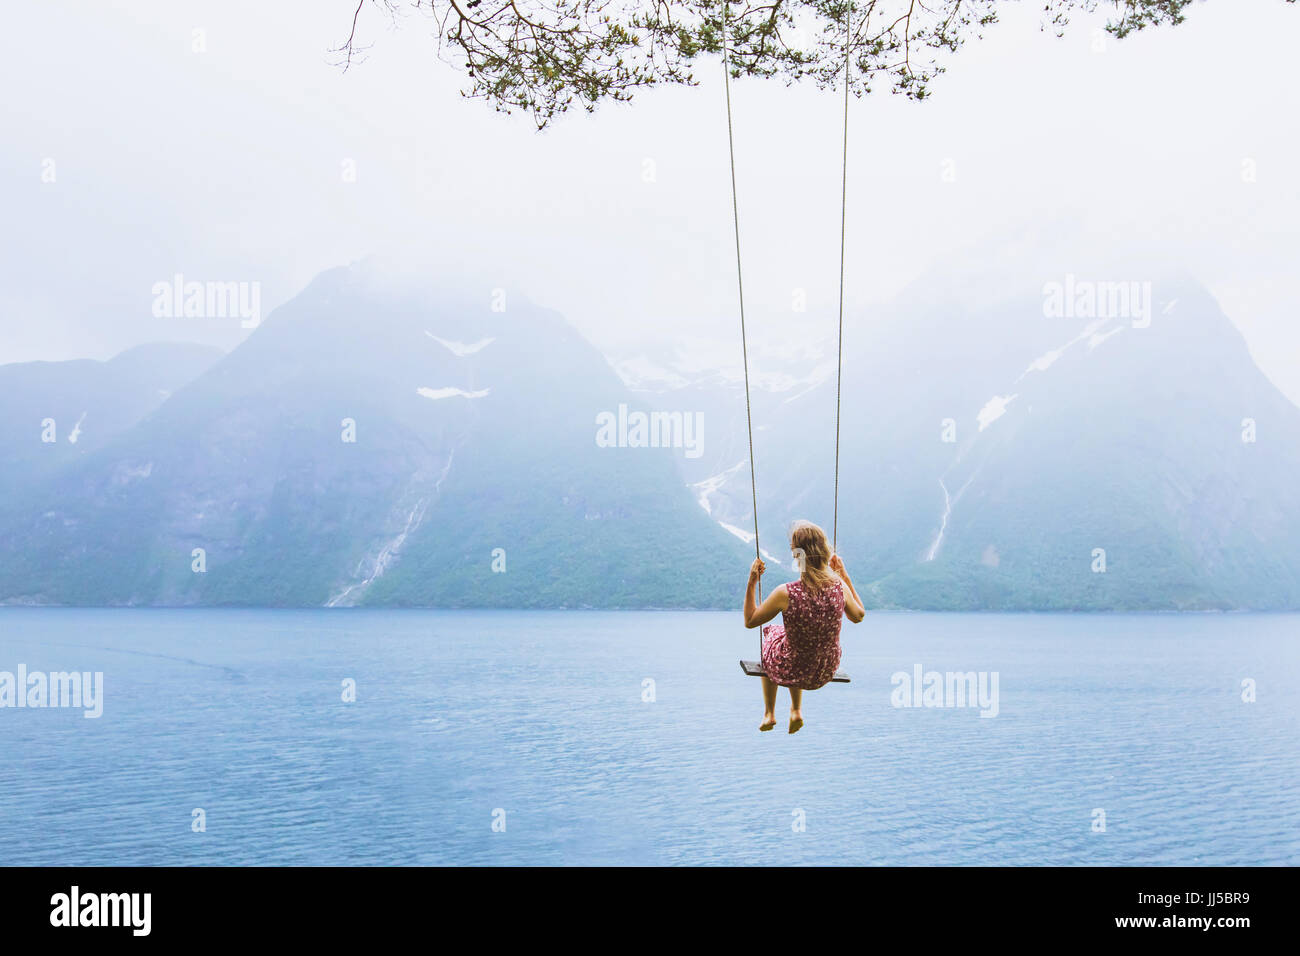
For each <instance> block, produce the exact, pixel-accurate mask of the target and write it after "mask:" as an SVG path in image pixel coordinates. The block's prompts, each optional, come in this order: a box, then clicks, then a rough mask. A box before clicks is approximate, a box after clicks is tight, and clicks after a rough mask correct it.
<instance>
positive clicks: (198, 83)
mask: <svg viewBox="0 0 1300 956" xmlns="http://www.w3.org/2000/svg"><path fill="white" fill-rule="evenodd" d="M354 5H355V4H354V3H353V2H352V0H277V2H275V3H266V2H265V0H211V2H206V0H205V2H180V0H133V2H125V0H119V2H114V3H96V4H88V3H85V2H74V0H43V2H41V3H37V4H20V5H18V6H16V7H14V9H12V10H11V11H10V12H9V15H8V17H7V24H8V27H9V37H10V43H9V44H8V45H7V46H8V49H7V50H6V53H5V56H4V58H3V61H0V81H2V82H3V84H4V89H5V96H4V101H3V111H4V115H3V123H0V137H2V138H3V149H2V150H0V202H2V204H3V209H4V220H5V229H4V231H3V239H2V241H3V249H0V254H2V261H3V266H2V269H3V272H2V273H0V362H11V361H27V360H32V359H64V358H72V357H92V358H106V357H109V356H111V355H113V354H115V353H116V352H118V351H120V350H121V349H123V348H125V347H128V346H130V345H133V344H136V343H139V342H144V341H154V340H159V339H167V338H171V339H193V340H200V341H208V342H213V343H216V344H220V345H222V346H223V347H225V348H230V347H233V346H234V345H235V344H237V342H238V341H239V340H240V337H241V336H242V335H245V334H247V333H246V332H244V331H243V330H241V329H240V328H239V325H238V322H233V321H231V320H183V319H160V318H155V317H154V316H153V315H152V314H151V310H150V306H151V303H152V295H151V289H152V286H153V284H154V283H156V282H158V281H160V280H167V279H170V277H171V276H172V275H174V274H175V273H181V274H183V275H184V276H186V277H187V278H190V279H198V280H235V281H241V280H242V281H257V282H260V283H261V287H262V299H263V311H264V312H267V311H269V310H270V309H271V308H273V307H274V306H275V305H278V304H280V303H282V302H284V301H286V300H287V299H288V298H290V297H292V296H293V295H294V294H295V293H296V292H297V291H299V290H300V289H301V288H302V287H303V286H304V285H305V284H306V283H307V282H308V281H309V280H310V279H311V278H312V277H313V276H314V275H316V274H317V273H318V272H320V271H321V270H323V269H326V268H329V267H331V266H335V265H339V264H344V263H347V262H350V261H354V260H357V259H359V258H363V257H366V256H369V255H373V254H379V255H390V256H394V255H401V256H402V257H403V258H405V259H407V260H409V261H415V262H418V263H420V264H421V266H422V267H424V268H428V269H429V270H430V272H432V273H447V274H452V275H463V276H465V277H466V279H465V281H466V282H470V283H481V284H482V286H483V294H484V296H485V298H486V297H487V296H488V295H490V292H491V288H492V287H494V286H498V285H509V286H510V287H511V288H512V289H515V290H517V291H518V292H519V293H521V294H525V295H527V297H528V298H530V299H532V300H533V301H535V302H537V303H539V304H543V305H546V306H550V307H552V308H554V309H556V310H558V311H560V312H562V313H563V314H564V315H566V316H567V317H568V318H569V319H570V320H571V321H572V322H574V323H575V324H576V325H577V326H578V327H579V328H580V329H581V330H582V331H583V332H584V333H585V334H586V335H587V336H588V337H589V338H591V340H592V341H594V342H595V343H596V344H597V345H598V346H600V347H601V348H602V349H604V350H605V351H606V352H607V354H610V355H611V356H613V357H616V358H622V357H627V356H628V355H631V354H635V353H636V352H637V351H639V350H641V349H643V348H644V349H649V350H652V351H653V350H658V349H662V348H664V347H665V346H667V345H670V344H672V343H681V342H689V343H691V350H692V351H691V354H692V355H694V356H696V357H698V358H699V359H700V360H701V361H702V362H707V361H709V360H711V359H712V358H714V357H716V358H717V360H718V361H730V360H731V359H732V358H734V350H735V348H736V346H735V334H736V317H735V285H734V262H733V259H732V256H733V246H732V233H731V221H730V195H729V193H728V188H729V187H728V180H727V168H726V162H727V155H726V128H725V115H724V112H723V101H722V88H721V83H720V74H718V72H717V70H716V69H701V70H700V71H699V72H701V73H702V74H705V75H706V80H707V81H706V82H704V83H703V84H702V85H701V86H700V87H698V88H694V89H664V90H658V91H653V92H648V93H643V94H640V95H638V96H637V98H636V99H635V101H634V102H633V103H632V104H631V105H627V104H609V105H606V106H603V107H602V108H601V109H600V110H599V111H598V112H597V113H596V114H595V115H594V116H587V115H585V114H573V115H571V116H569V117H567V118H565V119H563V120H561V121H560V122H559V123H558V124H557V125H556V126H555V127H554V128H552V129H550V130H548V131H546V132H544V133H541V134H539V133H537V132H536V131H535V130H534V129H533V127H532V124H531V122H530V121H529V120H528V119H527V118H526V117H505V116H502V115H501V114H498V113H496V112H494V111H493V110H492V109H491V108H490V107H489V106H487V105H486V104H484V103H482V102H478V101H471V100H465V99H463V98H462V97H461V96H460V95H459V92H458V89H459V87H460V85H461V83H462V81H463V77H462V76H461V75H460V74H459V73H458V72H457V71H455V70H454V69H452V68H451V67H449V66H448V65H446V64H445V63H443V62H442V61H440V60H439V59H438V58H437V55H436V51H435V48H434V44H433V42H432V40H431V38H430V31H431V28H432V27H431V24H430V23H429V22H428V21H427V20H426V19H424V18H422V17H421V16H420V15H418V14H412V15H409V16H406V17H404V18H402V20H401V21H400V22H399V24H398V25H397V27H396V28H395V29H394V28H393V26H392V24H390V22H389V21H388V20H387V19H386V18H385V17H384V16H383V15H381V14H380V13H379V12H378V11H375V10H369V11H366V12H365V13H363V16H362V21H361V33H362V39H363V41H368V42H371V43H372V46H371V48H370V49H369V51H368V54H367V56H366V58H365V60H364V62H361V63H359V64H357V65H355V66H353V68H352V69H351V70H349V71H348V72H346V73H345V72H343V71H341V70H340V69H339V68H338V66H337V65H336V64H337V58H336V57H335V56H333V55H331V53H330V50H331V49H332V48H334V47H337V46H338V44H339V43H340V41H341V40H342V39H343V38H344V37H345V36H346V34H347V30H348V27H349V23H350V19H351V14H352V9H353V7H354ZM1037 6H1039V4H1036V3H1032V2H1030V3H1024V4H1020V3H1008V4H1006V10H1005V13H1004V14H1003V22H1002V23H1001V24H1000V25H999V26H997V27H995V28H994V29H992V30H991V31H990V35H989V36H988V37H987V38H986V39H985V40H984V41H982V42H979V43H973V44H971V45H970V46H968V47H966V48H965V49H964V50H963V51H961V52H960V53H959V54H958V55H957V56H956V57H954V58H953V59H952V60H951V61H950V63H949V71H948V73H947V74H946V75H945V76H943V77H941V78H940V79H939V80H938V81H937V82H936V83H935V86H934V92H935V96H934V99H933V100H932V101H931V102H928V103H926V104H915V103H912V102H909V101H906V100H903V99H901V98H897V97H891V96H888V95H881V94H877V95H875V96H872V97H870V98H868V99H864V100H860V101H856V102H854V103H853V105H852V110H851V119H850V122H851V127H852V128H851V134H850V140H849V152H850V163H851V166H850V184H849V228H848V249H849V253H848V254H849V261H850V264H851V268H850V277H849V288H848V300H849V307H850V315H851V316H853V317H855V320H857V321H869V318H868V317H869V315H870V313H871V307H872V306H873V305H874V304H877V303H880V302H882V301H885V300H887V299H888V297H889V296H891V295H893V294H894V293H896V292H897V291H898V290H899V289H900V288H901V287H902V286H903V285H905V284H906V283H907V282H908V281H909V280H911V279H913V278H915V277H916V276H918V275H920V274H921V273H923V272H927V271H930V270H938V271H939V272H940V273H943V272H944V271H946V270H948V269H949V268H954V269H955V268H957V267H958V266H959V265H960V264H962V263H966V264H967V265H969V263H970V262H971V261H973V259H974V258H975V257H977V256H978V255H979V254H980V252H981V250H987V249H988V248H990V247H991V246H992V244H994V243H996V242H999V241H1002V240H1004V239H1005V238H1007V237H1008V236H1017V235H1029V236H1033V235H1037V234H1040V233H1048V234H1053V235H1056V236H1058V237H1059V236H1061V235H1062V234H1064V235H1065V236H1066V238H1067V239H1068V241H1069V242H1070V243H1071V244H1074V245H1077V246H1078V247H1079V248H1080V249H1082V250H1088V251H1095V252H1097V253H1098V254H1109V253H1111V252H1113V250H1115V249H1117V248H1124V249H1127V248H1133V247H1139V246H1140V247H1141V248H1143V249H1145V250H1146V251H1147V253H1148V254H1154V255H1155V256H1157V257H1158V258H1159V259H1161V260H1162V261H1166V262H1168V263H1169V264H1170V265H1172V266H1175V267H1183V268H1185V269H1186V270H1187V271H1189V272H1191V273H1192V274H1193V275H1195V276H1196V277H1198V278H1199V279H1201V281H1203V282H1204V283H1205V284H1206V285H1207V286H1208V287H1209V288H1210V289H1211V291H1212V292H1213V293H1215V295H1216V296H1217V297H1218V298H1219V301H1220V303H1221V304H1222V305H1223V306H1224V308H1225V310H1226V311H1227V312H1228V314H1229V316H1230V317H1231V318H1232V319H1233V321H1234V322H1236V323H1237V325H1238V326H1239V327H1240V328H1241V330H1242V331H1243V332H1244V333H1245V335H1246V336H1247V339H1248V341H1249V342H1250V345H1251V348H1252V351H1253V352H1254V354H1255V356H1256V358H1257V360H1258V361H1259V363H1260V365H1261V367H1263V368H1264V370H1265V372H1267V373H1268V374H1269V375H1270V377H1272V378H1273V380H1274V381H1275V382H1277V383H1278V384H1279V385H1280V386H1281V387H1282V388H1283V389H1284V390H1285V391H1287V393H1288V394H1289V395H1290V396H1291V397H1292V398H1293V399H1295V400H1300V328H1297V324H1296V322H1295V318H1296V314H1297V310H1296V307H1295V304H1296V302H1297V292H1296V287H1295V276H1296V274H1297V269H1296V262H1297V260H1298V256H1297V253H1298V252H1300V248H1298V247H1300V230H1298V229H1297V222H1300V185H1298V179H1297V170H1300V132H1298V130H1297V122H1296V117H1297V116H1298V115H1300V84H1297V83H1296V81H1295V63H1294V53H1293V47H1294V43H1295V40H1296V39H1297V37H1300V9H1297V8H1296V7H1295V6H1294V5H1290V4H1286V3H1283V2H1281V0H1230V2H1229V0H1208V2H1205V3H1202V4H1197V5H1195V6H1194V7H1193V8H1192V10H1191V11H1190V14H1189V22H1188V23H1186V24H1185V25H1183V26H1181V27H1178V28H1176V29H1172V30H1168V29H1165V30H1159V31H1151V32H1149V33H1147V34H1143V35H1138V36H1135V37H1131V38H1129V39H1127V40H1125V41H1122V42H1117V41H1114V40H1109V39H1108V40H1106V41H1105V43H1104V49H1101V50H1098V49H1097V48H1096V41H1097V37H1096V35H1095V32H1094V27H1095V26H1097V25H1098V24H1099V23H1100V22H1101V21H1100V19H1099V18H1098V19H1093V20H1088V19H1087V18H1079V19H1077V20H1076V23H1075V24H1074V26H1073V27H1072V28H1071V30H1070V32H1069V33H1068V34H1067V36H1066V37H1065V38H1064V39H1056V38H1054V37H1053V36H1051V35H1050V34H1045V33H1042V32H1040V31H1039V29H1038V14H1037V12H1036V9H1035V8H1036V7H1037ZM196 30H197V31H202V32H201V34H198V36H199V37H200V38H201V40H202V45H203V46H204V47H205V49H203V50H202V51H201V52H195V50H194V45H195V38H196V34H195V31H196ZM714 66H716V64H714ZM719 69H720V67H719ZM733 94H734V97H735V106H736V110H737V114H736V123H737V148H738V150H739V156H738V167H739V168H738V172H739V177H740V190H741V203H742V207H741V215H742V220H741V224H742V229H743V233H744V237H743V242H744V252H745V255H746V283H747V292H748V293H749V300H750V307H751V309H752V315H753V323H754V327H755V334H756V336H758V337H766V338H767V339H768V340H769V341H782V340H786V339H789V338H790V337H791V336H790V335H789V332H790V330H791V329H792V327H795V326H792V322H796V321H797V323H798V325H797V328H798V329H799V330H800V332H802V333H806V334H807V335H809V336H811V337H812V338H814V339H816V338H817V337H818V336H820V335H822V334H824V333H826V332H828V331H829V330H830V329H831V327H832V323H833V321H834V305H835V294H836V289H837V282H838V279H837V271H836V270H837V268H838V254H839V252H838V241H839V158H840V122H841V118H842V117H841V110H842V102H841V100H840V99H839V97H838V96H837V95H836V94H835V93H833V92H821V91H818V90H816V89H815V88H813V87H812V86H811V85H808V86H806V87H797V88H793V89H788V88H786V87H785V86H784V85H783V84H782V83H781V82H780V81H757V80H744V81H742V82H740V83H738V84H737V85H736V86H735V88H734V90H733ZM345 164H350V165H349V166H348V167H347V168H354V169H355V173H356V176H355V182H348V181H345V176H344V175H343V170H344V168H345ZM1243 169H1249V170H1252V171H1253V172H1254V176H1253V178H1254V181H1253V182H1252V181H1247V180H1248V179H1250V178H1251V177H1249V176H1243ZM647 170H652V171H653V176H652V177H650V178H652V179H653V181H647ZM945 170H947V171H949V172H950V173H951V174H952V175H951V176H950V177H949V178H951V179H952V180H953V181H951V182H946V181H945V177H944V175H943V174H944V172H945ZM51 171H52V172H53V178H54V181H53V182H45V181H43V175H42V174H43V173H45V174H46V175H45V177H44V178H46V179H48V178H50V176H49V173H50V172H51ZM1116 278H1141V276H1140V275H1135V276H1132V277H1129V276H1123V277H1116ZM796 288H802V289H805V290H807V295H808V301H809V312H808V313H807V314H806V315H803V316H799V317H798V318H797V320H795V319H793V318H792V315H791V311H790V302H791V295H792V290H794V289H796Z"/></svg>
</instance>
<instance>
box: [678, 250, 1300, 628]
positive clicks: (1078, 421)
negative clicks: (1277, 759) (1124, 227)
mask: <svg viewBox="0 0 1300 956" xmlns="http://www.w3.org/2000/svg"><path fill="white" fill-rule="evenodd" d="M1008 273H1010V275H1008ZM1016 274H1017V273H1016V272H1015V270H1007V271H1004V273H1003V274H1002V275H1001V276H999V277H996V278H992V277H990V276H987V275H985V276H981V277H960V278H959V277H954V276H952V275H950V274H949V275H943V274H938V273H936V274H932V275H930V276H927V277H926V278H925V279H923V280H921V281H919V282H917V283H916V284H914V285H913V286H912V287H911V288H910V289H909V290H907V291H906V292H905V293H904V294H903V295H902V296H901V297H900V298H899V299H898V300H896V301H894V302H893V303H891V304H890V305H889V306H888V307H886V308H883V309H880V310H879V311H878V312H877V313H876V314H874V315H871V316H868V317H865V320H864V319H859V321H858V322H856V323H855V324H854V326H853V327H851V328H850V329H849V330H848V331H846V342H847V343H850V344H847V345H846V354H845V360H844V361H845V366H844V383H843V406H842V415H843V430H842V447H841V462H840V490H839V520H838V526H839V540H840V551H841V553H842V554H843V555H844V556H845V559H846V561H847V562H848V565H849V569H850V571H851V572H852V573H853V574H854V576H855V581H856V582H857V583H859V584H860V585H862V586H861V587H860V588H859V590H860V591H862V592H863V596H864V598H867V599H868V601H869V603H871V604H873V605H874V606H877V607H905V608H923V609H1004V610H1068V609H1078V610H1116V609H1127V610H1152V609H1160V610H1174V609H1196V610H1209V609H1296V608H1300V485H1298V484H1297V483H1296V482H1295V480H1294V476H1295V475H1296V474H1297V473H1300V409H1297V408H1296V407H1295V406H1294V405H1293V404H1292V403H1290V402H1289V401H1288V400H1287V399H1286V398H1285V397H1284V396H1283V395H1282V394H1281V393H1280V392H1279V391H1278V390H1277V388H1275V387H1274V386H1273V385H1272V384H1271V383H1270V382H1269V381H1268V380H1267V379H1266V378H1265V377H1264V375H1263V374H1262V373H1261V372H1260V371H1259V369H1258V367H1257V366H1256V365H1255V363H1254V361H1253V360H1252V358H1251V356H1250V354H1249V351H1248V349H1247V347H1246V343H1245V341H1244V340H1243V339H1242V337H1241V335H1240V334H1239V333H1238V332H1237V330H1236V328H1235V327H1234V326H1233V325H1232V323H1231V322H1230V321H1229V320H1228V318H1227V317H1226V316H1225V315H1224V314H1223V312H1222V310H1221V309H1220V308H1219V306H1218V305H1217V303H1216V302H1215V301H1214V300H1213V298H1212V297H1211V296H1210V295H1209V294H1208V293H1207V292H1206V291H1205V290H1204V289H1203V288H1202V287H1201V286H1200V285H1199V284H1197V283H1196V282H1195V281H1193V280H1191V279H1189V278H1187V277H1185V276H1177V275H1174V276H1171V277H1166V278H1163V279H1159V280H1157V279H1150V280H1142V281H1136V282H1128V281H1127V280H1125V281H1123V282H1116V281H1114V280H1110V279H1107V278H1097V277H1096V276H1097V275H1100V276H1103V277H1105V276H1108V275H1112V274H1113V272H1105V271H1103V272H1100V273H1080V274H1078V275H1075V274H1072V273H1067V272H1064V271H1060V272H1055V273H1042V272H1041V271H1030V272H1029V274H1031V275H1040V276H1043V278H1038V279H1036V280H1035V281H1032V282H1025V281H1023V280H1017V279H1016V278H1015V275H1016ZM1020 274H1023V271H1022V272H1021V273H1020ZM1048 290H1050V293H1049V291H1048ZM1126 297H1127V298H1128V299H1130V300H1131V301H1128V302H1127V305H1126V303H1125V301H1124V300H1125V298H1126ZM834 389H835V383H834V381H833V380H831V381H828V382H825V383H823V384H820V385H817V386H815V387H813V388H811V389H809V390H807V391H804V392H802V393H800V394H797V395H795V396H792V397H789V398H788V399H785V400H782V401H777V402H774V401H773V400H772V396H765V397H764V398H763V402H764V407H763V414H762V417H761V418H758V417H756V422H761V424H762V429H763V430H762V431H761V432H760V431H756V432H755V446H756V447H755V461H756V464H757V472H758V476H757V483H758V488H759V512H760V525H761V529H763V534H764V537H763V542H764V550H765V551H772V552H776V553H778V554H779V553H781V552H783V551H784V539H783V534H784V528H785V527H786V526H788V524H789V522H790V521H792V520H793V519H795V518H810V519H812V520H815V521H818V522H819V523H822V524H823V525H824V526H825V527H826V528H827V531H828V532H830V530H831V524H832V515H833V508H832V504H833V489H832V477H833V462H834V442H835V437H834V415H835V394H834ZM733 391H734V390H733ZM680 394H684V392H683V390H682V389H678V390H677V391H676V392H675V393H674V396H676V395H680ZM658 400H659V401H664V402H666V401H670V400H672V399H670V398H669V397H668V396H661V397H660V398H659V399H658ZM714 401H715V403H716V402H718V401H719V400H718V399H716V398H715V399H714ZM725 407H728V408H730V409H733V410H734V409H739V411H740V423H739V428H740V429H741V431H739V432H738V433H737V435H736V436H735V437H733V438H732V440H731V441H730V443H729V444H728V442H727V440H726V439H725V438H724V439H721V440H720V447H723V448H725V449H726V450H727V452H728V457H727V458H725V459H724V460H718V461H712V462H711V463H710V466H711V467H712V468H714V469H716V471H714V472H713V474H712V475H711V476H710V477H709V478H708V479H707V480H706V481H702V482H701V481H700V479H699V478H698V477H697V475H696V474H694V473H693V472H690V471H684V472H683V477H684V478H685V479H686V480H688V481H691V482H693V483H695V484H696V487H698V488H701V489H704V491H705V493H706V494H707V497H708V500H709V504H710V510H711V515H712V516H713V517H714V518H715V519H716V520H718V521H719V522H720V523H722V524H724V525H726V526H728V527H737V528H740V529H748V528H750V527H751V526H752V520H753V513H752V510H751V507H750V484H749V473H748V467H747V464H746V463H747V455H746V454H745V452H744V450H743V440H744V436H743V427H744V420H743V397H742V396H740V395H739V394H733V395H732V396H731V398H730V403H729V404H728V405H725ZM1103 562H1104V563H1103Z"/></svg>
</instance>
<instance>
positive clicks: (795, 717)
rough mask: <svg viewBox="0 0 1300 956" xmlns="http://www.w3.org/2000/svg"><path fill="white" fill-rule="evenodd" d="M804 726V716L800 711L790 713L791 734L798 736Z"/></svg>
mask: <svg viewBox="0 0 1300 956" xmlns="http://www.w3.org/2000/svg"><path fill="white" fill-rule="evenodd" d="M802 726H803V714H801V713H800V712H799V711H791V712H790V733H792V734H797V733H798V732H799V728H800V727H802Z"/></svg>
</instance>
